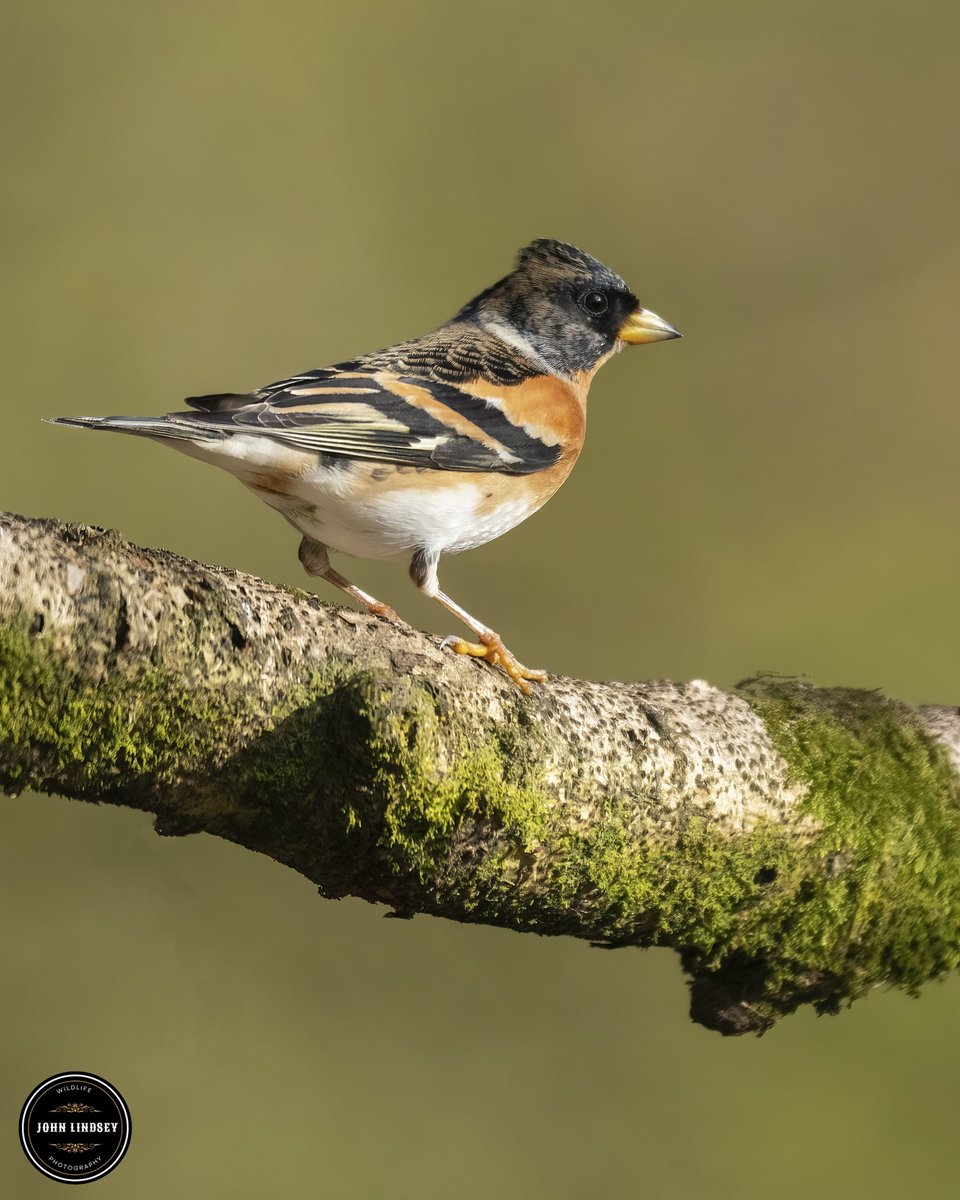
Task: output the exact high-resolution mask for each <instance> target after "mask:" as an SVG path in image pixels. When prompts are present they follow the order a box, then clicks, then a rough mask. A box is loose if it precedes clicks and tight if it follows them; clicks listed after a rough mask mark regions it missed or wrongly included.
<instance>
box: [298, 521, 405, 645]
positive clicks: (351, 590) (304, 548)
mask: <svg viewBox="0 0 960 1200" xmlns="http://www.w3.org/2000/svg"><path fill="white" fill-rule="evenodd" d="M298 553H299V557H300V561H301V562H302V563H303V569H304V570H305V571H306V572H307V574H308V575H317V576H319V577H320V578H321V579H325V580H326V581H327V583H332V584H333V586H334V587H338V588H339V589H340V591H341V592H346V593H347V595H348V596H352V597H353V598H354V600H359V601H360V603H361V604H362V605H363V606H364V608H366V609H367V611H368V612H372V613H373V615H374V616H375V617H384V618H385V619H386V620H388V621H395V622H396V623H397V624H398V625H400V624H403V622H402V621H401V620H400V618H399V617H398V616H397V614H396V613H395V612H394V611H393V609H392V608H391V607H390V605H389V604H384V603H382V601H380V600H377V599H375V598H374V597H373V596H371V595H369V593H367V592H365V591H363V590H362V589H361V588H358V587H357V586H356V584H354V583H351V582H350V580H349V579H345V578H344V576H343V575H341V574H340V572H339V571H335V570H334V569H333V567H331V566H330V555H329V554H328V553H327V548H326V546H325V545H324V544H323V542H317V541H314V539H313V538H312V537H307V536H306V534H304V538H303V541H302V542H301V543H300V550H299V551H298Z"/></svg>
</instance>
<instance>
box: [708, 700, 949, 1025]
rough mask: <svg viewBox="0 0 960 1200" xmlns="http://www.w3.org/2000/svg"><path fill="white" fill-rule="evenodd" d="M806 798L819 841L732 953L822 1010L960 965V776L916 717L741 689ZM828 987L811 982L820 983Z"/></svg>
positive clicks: (895, 709)
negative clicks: (760, 967) (806, 996)
mask: <svg viewBox="0 0 960 1200" xmlns="http://www.w3.org/2000/svg"><path fill="white" fill-rule="evenodd" d="M741 691H742V694H743V695H744V697H745V698H746V699H747V700H748V702H749V703H750V704H751V705H752V706H753V708H754V709H755V711H757V712H758V714H759V715H760V716H761V717H762V718H763V719H764V722H765V724H766V726H767V729H768V730H769V732H770V736H771V738H772V740H773V742H774V744H775V746H776V747H777V749H778V750H779V751H780V753H781V754H782V755H783V757H784V759H785V760H786V762H787V764H788V768H789V774H790V778H791V781H792V782H793V783H795V784H796V785H799V786H800V787H802V788H803V789H804V793H805V795H804V800H803V803H802V806H801V807H802V810H803V812H804V813H805V814H806V815H807V816H808V817H809V818H810V819H812V823H813V825H814V827H815V832H814V833H813V834H812V835H811V837H810V838H809V840H808V841H807V842H806V843H805V844H804V843H803V842H802V841H801V842H800V843H799V844H798V846H797V848H796V849H795V850H794V851H793V853H792V854H791V855H790V856H789V857H788V858H787V860H786V862H785V863H784V864H783V865H782V867H781V868H780V870H781V874H780V876H779V879H778V882H777V885H776V887H775V888H774V889H771V894H770V895H769V897H768V898H767V899H766V900H765V901H764V902H763V903H761V904H759V905H757V906H756V907H755V908H753V909H751V911H750V912H748V913H747V914H745V915H744V916H743V918H742V919H741V921H740V923H739V928H738V930H737V933H736V936H735V937H734V938H733V939H732V941H731V944H730V949H728V950H726V951H725V953H726V954H729V953H730V952H731V950H733V951H740V952H743V953H746V954H749V955H750V956H752V957H753V958H754V959H755V960H756V961H757V962H760V963H762V964H763V966H764V969H765V971H766V972H767V975H768V977H769V978H768V983H769V985H770V986H771V988H773V989H774V990H779V991H780V992H785V991H787V990H788V989H789V986H790V985H791V984H792V986H793V987H794V988H795V990H797V991H798V992H802V991H803V990H804V989H806V990H807V991H810V990H811V989H812V990H813V992H814V993H815V1002H816V1003H817V1005H818V1007H819V1008H820V1009H821V1010H824V1011H832V1010H835V1009H836V1008H837V1007H838V1006H839V1005H840V1004H842V1003H845V1002H849V1001H850V1000H852V999H854V998H856V997H857V996H860V995H862V994H863V993H864V992H866V991H867V990H868V989H869V988H871V987H874V986H876V985H877V984H880V983H884V982H889V983H892V984H895V985H897V986H899V987H902V988H904V989H905V990H906V991H908V992H910V993H915V992H916V991H917V989H918V988H919V986H920V985H921V984H922V983H924V982H925V981H926V980H928V979H933V978H937V977H939V976H942V975H944V974H945V973H947V972H948V971H951V970H953V969H954V968H955V967H956V966H957V965H958V964H960V780H958V777H957V774H956V772H955V771H954V770H953V768H952V766H951V764H950V762H949V760H948V758H947V755H946V753H945V751H944V750H943V748H942V747H940V746H939V745H938V744H937V743H936V742H934V741H933V739H931V737H930V736H929V735H928V734H927V732H926V731H925V730H924V728H923V727H922V725H921V724H920V722H919V720H918V719H917V717H916V715H915V714H914V713H913V712H912V711H911V710H910V709H909V708H907V707H905V706H904V705H902V704H899V703H897V702H896V701H893V700H888V699H886V698H885V697H883V696H881V695H879V694H877V693H876V692H867V691H855V690H851V689H816V688H813V687H811V686H810V685H809V684H805V683H802V682H798V681H795V680H780V679H770V678H761V679H758V680H752V681H749V682H748V683H747V684H744V685H742V687H741ZM813 973H816V974H817V975H818V976H819V978H818V979H816V980H814V979H812V978H811V975H812V974H813Z"/></svg>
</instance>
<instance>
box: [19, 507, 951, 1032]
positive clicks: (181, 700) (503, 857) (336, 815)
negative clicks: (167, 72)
mask: <svg viewBox="0 0 960 1200" xmlns="http://www.w3.org/2000/svg"><path fill="white" fill-rule="evenodd" d="M0 787H2V788H3V789H4V790H6V791H10V792H14V791H19V790H22V789H24V788H32V789H36V790H40V791H49V792H57V793H61V794H64V795H67V796H73V797H76V798H78V799H83V800H93V801H101V802H106V803H111V804H122V805H128V806H130V807H133V808H139V809H143V810H146V811H149V812H152V813H155V814H157V829H158V830H159V831H160V832H161V833H166V834H183V833H191V832H195V831H199V830H205V831H207V832H210V833H214V834H217V835H218V836H220V837H224V838H228V839H229V840H231V841H234V842H237V843H238V844H240V845H242V846H246V847H247V848H249V849H251V850H256V851H259V852H261V853H264V854H269V855H271V856H272V857H273V858H275V859H277V860H279V861H280V862H283V863H286V864H287V865H288V866H291V867H293V868H294V870H297V871H299V872H301V873H302V874H303V875H305V876H307V877H308V878H309V879H311V880H313V881H314V882H315V883H316V884H317V885H318V886H319V888H320V890H321V892H322V893H323V894H324V895H326V896H343V895H348V894H349V895H355V896H361V897H363V898H365V899H367V900H370V901H376V902H382V903H385V904H389V905H392V906H393V907H394V908H395V909H396V910H397V911H398V912H399V913H401V914H403V915H412V914H413V913H417V912H425V913H433V914H436V915H439V916H444V917H450V918H452V919H454V920H459V921H472V922H483V923H486V924H493V925H501V926H504V927H507V928H510V929H515V930H528V931H534V932H537V933H543V934H568V935H572V936H574V937H580V938H587V939H590V940H591V941H593V942H596V943H599V944H601V945H605V946H651V945H663V946H672V947H674V948H675V949H676V950H677V951H679V953H680V955H681V957H682V962H683V966H684V968H685V970H686V971H687V973H688V975H689V977H690V979H691V988H692V1014H693V1016H694V1018H695V1019H696V1020H698V1021H700V1022H702V1023H703V1024H705V1025H707V1026H709V1027H711V1028H714V1029H719V1030H721V1031H722V1032H724V1033H743V1032H747V1031H750V1030H754V1031H762V1030H764V1029H766V1028H768V1027H769V1026H770V1025H771V1024H773V1022H774V1021H775V1020H776V1019H777V1017H778V1016H780V1015H782V1014H784V1013H787V1012H790V1011H792V1010H793V1009H795V1008H796V1007H797V1006H798V1005H800V1004H803V1003H812V1004H814V1005H815V1006H816V1007H817V1008H818V1009H819V1010H820V1011H835V1010H836V1009H837V1008H838V1007H840V1006H841V1005H843V1004H845V1003H847V1002H849V1001H850V1000H852V999H854V998H855V997H857V996H859V995H862V994H863V993H864V992H866V991H867V990H868V989H869V988H871V987H874V986H876V985H878V984H881V983H884V982H889V983H892V984H896V985H898V986H901V987H903V988H905V989H907V990H908V991H911V992H915V991H916V990H917V988H918V987H919V986H920V985H921V984H922V983H923V982H924V981H925V980H927V979H930V978H934V977H937V976H940V975H943V974H944V973H945V972H947V971H949V970H952V969H953V968H954V967H956V966H957V965H958V962H960V709H956V708H946V707H934V706H927V707H923V708H920V709H916V710H914V709H910V708H907V707H906V706H904V705H901V704H898V703H897V702H895V701H892V700H888V699H885V698H884V697H882V696H880V695H878V694H877V693H875V692H864V691H855V690H852V689H816V688H813V687H812V686H810V685H809V684H806V683H803V682H798V681H795V680H788V679H778V678H770V677H765V678H759V679H754V680H750V681H747V682H746V683H744V684H742V685H740V687H739V688H738V689H737V690H736V691H735V692H733V693H724V692H721V691H718V690H717V689H715V688H712V687H710V686H709V685H707V684H706V683H702V682H699V681H695V682H692V683H687V684H677V683H667V682H651V683H631V684H623V683H608V684H599V683H586V682H579V681H576V680H570V679H563V678H554V679H552V680H551V681H550V682H549V683H547V684H546V685H544V686H538V687H537V689H536V694H535V695H534V697H533V698H532V699H526V698H524V697H523V696H521V695H520V694H519V693H518V692H517V691H516V689H514V688H513V686H512V685H511V684H509V683H508V682H507V681H506V680H505V679H503V678H501V677H500V676H499V675H498V674H497V673H495V672H494V671H492V670H491V669H489V668H486V667H484V666H482V665H480V664H478V663H476V662H472V661H466V660H463V659H460V658H457V657H456V656H454V655H452V654H450V653H443V652H441V650H440V648H439V645H438V643H437V640H436V639H434V638H430V637H428V636H426V635H424V634H422V633H418V632H416V631H414V630H412V629H409V628H405V627H396V626H390V625H387V624H385V623H383V622H380V621H377V620H376V619H374V618H372V617H368V616H366V615H361V614H358V613H354V612H352V611H347V610H344V609H340V608H336V607H334V606H332V605H329V604H325V603H322V602H321V601H319V600H317V599H316V598H315V597H313V596H310V595H307V594H305V593H303V592H292V591H286V590H284V589H282V588H279V587H274V586H272V585H270V584H267V583H264V582H262V581H261V580H259V579H255V578H252V577H251V576H248V575H242V574H240V573H238V572H235V571H229V570H225V569H223V568H218V567H208V566H203V565H201V564H199V563H193V562H188V561H186V560H184V559H181V558H178V557H176V556H175V555H173V554H169V553H166V552H164V551H156V550H144V549H141V548H139V547H136V546H133V545H130V544H129V543H127V542H124V541H123V540H122V539H121V538H120V537H119V536H118V535H117V534H116V533H107V532H104V531H103V530H99V529H90V528H87V527H83V526H69V525H61V524H59V523H57V522H54V521H31V520H27V519H25V518H23V517H18V516H13V515H5V516H0Z"/></svg>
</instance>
